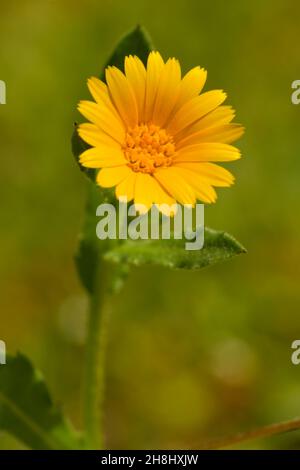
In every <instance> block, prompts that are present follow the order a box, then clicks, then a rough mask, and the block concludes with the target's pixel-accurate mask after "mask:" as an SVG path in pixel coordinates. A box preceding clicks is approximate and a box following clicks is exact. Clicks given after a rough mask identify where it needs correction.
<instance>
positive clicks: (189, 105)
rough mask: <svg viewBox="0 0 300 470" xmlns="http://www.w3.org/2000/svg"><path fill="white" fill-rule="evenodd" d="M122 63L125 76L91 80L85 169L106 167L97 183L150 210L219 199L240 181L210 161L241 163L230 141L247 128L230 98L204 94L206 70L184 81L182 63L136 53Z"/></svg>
mask: <svg viewBox="0 0 300 470" xmlns="http://www.w3.org/2000/svg"><path fill="white" fill-rule="evenodd" d="M124 65H125V66H124V68H125V73H123V72H121V71H120V70H119V69H118V68H116V67H107V69H106V84H105V83H103V82H102V81H100V80H99V79H97V78H95V77H92V78H90V79H89V80H88V87H89V90H90V92H91V94H92V96H93V98H94V100H95V102H92V101H81V102H80V103H79V107H78V109H79V111H80V112H81V114H83V116H84V117H85V118H86V119H88V120H89V121H90V123H84V124H81V125H80V126H79V127H78V132H79V135H80V137H81V138H82V139H83V140H84V141H85V142H87V143H88V144H89V145H91V146H92V148H89V149H88V150H86V151H85V152H83V153H82V154H81V156H80V163H81V165H83V166H85V167H88V168H98V169H100V171H99V172H98V175H97V183H98V184H99V185H100V186H102V187H104V188H110V187H115V192H116V197H117V198H118V199H122V198H126V199H127V201H131V200H133V201H134V203H135V205H139V204H143V205H144V206H145V207H146V208H147V209H149V208H150V207H151V205H152V204H167V205H172V204H175V203H176V202H179V203H181V204H191V205H194V204H195V202H196V200H197V199H199V200H200V201H202V202H204V203H211V202H215V200H216V197H217V195H216V191H215V189H214V186H230V185H231V184H232V183H233V182H234V177H233V176H232V174H231V173H230V172H229V171H227V170H225V169H224V168H222V167H221V166H219V165H216V164H215V163H212V162H228V161H231V160H237V159H238V158H240V152H239V150H238V149H237V148H235V147H233V146H232V145H230V143H232V142H233V141H234V140H236V139H238V138H239V137H240V136H241V135H242V134H243V131H244V128H243V127H242V126H241V125H239V124H232V123H231V121H232V119H233V118H234V115H235V113H234V111H233V109H232V108H231V107H230V106H224V105H222V103H223V102H224V100H225V99H226V94H225V93H224V92H223V91H221V90H213V91H208V92H206V93H203V94H200V93H201V91H202V88H203V86H204V84H205V81H206V71H205V70H204V69H202V68H200V67H195V68H193V69H192V70H190V71H189V72H188V73H187V74H186V75H185V76H184V77H183V78H181V69H180V64H179V62H178V60H176V59H174V58H172V59H169V60H167V62H165V63H164V61H163V59H162V58H161V56H160V54H159V53H158V52H151V53H150V54H149V57H148V61H147V68H145V66H144V65H143V63H142V61H141V60H140V59H139V58H138V57H136V56H134V57H133V56H129V57H126V58H125V64H124ZM221 105H222V106H221Z"/></svg>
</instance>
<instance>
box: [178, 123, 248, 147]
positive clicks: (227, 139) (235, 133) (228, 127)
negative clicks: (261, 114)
mask: <svg viewBox="0 0 300 470" xmlns="http://www.w3.org/2000/svg"><path fill="white" fill-rule="evenodd" d="M244 131H245V128H244V127H243V126H241V125H240V124H224V125H222V126H212V127H208V128H206V129H203V130H200V131H198V132H195V133H193V134H190V135H189V136H187V137H185V138H184V139H182V140H181V141H180V142H178V144H177V146H176V147H177V148H182V147H184V146H185V145H192V144H197V143H200V142H222V143H223V144H230V143H232V142H234V141H235V140H237V139H239V138H240V137H241V136H242V135H243V133H244Z"/></svg>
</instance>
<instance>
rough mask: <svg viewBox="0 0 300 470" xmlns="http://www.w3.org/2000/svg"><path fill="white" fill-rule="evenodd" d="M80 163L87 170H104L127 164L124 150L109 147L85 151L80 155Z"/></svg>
mask: <svg viewBox="0 0 300 470" xmlns="http://www.w3.org/2000/svg"><path fill="white" fill-rule="evenodd" d="M79 161H80V163H81V165H82V166H85V167H87V168H102V167H111V166H120V165H125V164H126V160H125V158H124V155H123V152H122V150H121V149H120V148H119V149H117V148H115V147H109V146H107V145H101V146H99V147H93V148H90V149H88V150H85V152H83V153H82V154H81V155H80V157H79Z"/></svg>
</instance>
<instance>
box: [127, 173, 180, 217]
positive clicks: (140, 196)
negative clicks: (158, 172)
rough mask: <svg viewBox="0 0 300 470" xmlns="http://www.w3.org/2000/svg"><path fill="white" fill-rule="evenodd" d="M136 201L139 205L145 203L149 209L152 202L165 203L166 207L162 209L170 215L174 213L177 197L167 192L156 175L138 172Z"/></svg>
mask: <svg viewBox="0 0 300 470" xmlns="http://www.w3.org/2000/svg"><path fill="white" fill-rule="evenodd" d="M134 202H135V204H137V205H138V204H143V205H144V206H146V207H147V209H150V207H151V206H152V204H157V205H161V204H163V205H164V206H165V207H162V208H160V209H161V211H162V212H163V213H164V214H165V215H168V216H169V215H172V214H174V208H172V206H173V205H175V204H176V201H175V199H174V198H172V197H170V196H169V195H168V194H167V193H166V192H165V190H164V189H163V188H162V187H161V185H160V183H159V182H158V181H157V180H156V179H155V177H154V176H152V175H149V174H145V173H138V174H137V179H136V186H135V197H134Z"/></svg>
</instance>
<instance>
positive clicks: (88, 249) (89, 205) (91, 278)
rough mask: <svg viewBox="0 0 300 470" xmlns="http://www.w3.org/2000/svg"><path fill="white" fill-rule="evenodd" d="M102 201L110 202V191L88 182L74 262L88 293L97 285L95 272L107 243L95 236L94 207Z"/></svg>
mask: <svg viewBox="0 0 300 470" xmlns="http://www.w3.org/2000/svg"><path fill="white" fill-rule="evenodd" d="M100 202H102V203H105V202H106V203H112V195H111V193H110V192H107V191H105V190H102V189H101V188H100V187H99V186H96V185H95V184H94V183H90V182H88V195H87V202H86V208H85V221H84V225H83V230H82V233H81V235H80V238H79V244H78V249H77V252H76V254H75V264H76V267H77V271H78V275H79V278H80V280H81V282H82V285H83V286H84V287H85V288H86V289H87V291H88V292H89V293H90V294H93V292H94V291H95V289H96V287H97V278H98V276H97V272H98V267H99V264H100V259H101V257H102V254H103V252H105V251H106V250H107V248H108V245H109V240H102V241H100V240H99V239H98V238H97V236H96V225H97V222H98V220H97V217H96V209H97V207H98V205H99V204H100Z"/></svg>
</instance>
